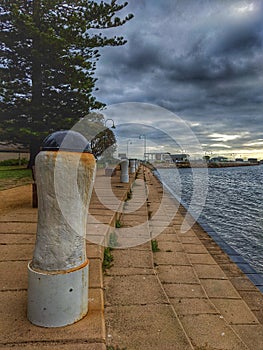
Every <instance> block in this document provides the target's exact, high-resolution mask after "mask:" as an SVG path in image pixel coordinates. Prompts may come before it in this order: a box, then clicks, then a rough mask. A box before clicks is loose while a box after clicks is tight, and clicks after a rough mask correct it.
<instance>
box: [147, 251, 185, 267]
mask: <svg viewBox="0 0 263 350" xmlns="http://www.w3.org/2000/svg"><path fill="white" fill-rule="evenodd" d="M154 263H155V264H157V265H184V266H186V265H191V264H190V262H189V259H188V257H187V254H185V253H184V252H156V253H154Z"/></svg>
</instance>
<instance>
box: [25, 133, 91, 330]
mask: <svg viewBox="0 0 263 350" xmlns="http://www.w3.org/2000/svg"><path fill="white" fill-rule="evenodd" d="M64 133H66V132H64ZM68 133H70V135H71V133H73V137H72V138H71V141H70V145H68V144H67V145H66V147H65V148H63V145H62V146H61V148H60V150H59V152H57V150H56V149H54V148H53V147H48V146H49V144H48V143H47V145H48V146H47V147H46V146H45V144H44V148H43V151H41V152H40V153H39V154H38V156H37V158H36V168H35V170H36V181H37V186H38V225H37V237H36V245H35V250H34V254H33V259H32V261H31V262H30V263H29V264H28V308H27V317H28V319H29V321H30V322H32V323H33V324H35V325H38V326H42V327H61V326H65V325H69V324H72V323H74V322H76V321H78V320H80V319H81V318H83V317H84V316H85V315H86V314H87V312H88V273H89V261H88V259H87V256H86V223H87V211H88V205H89V201H90V197H91V192H92V188H93V183H94V178H95V171H96V161H95V158H94V156H93V155H92V154H90V153H87V152H84V153H80V152H82V151H83V148H82V146H81V145H78V147H80V148H78V147H77V149H75V148H74V144H75V142H74V140H75V139H76V138H81V144H84V143H86V144H87V140H86V139H85V138H84V137H83V136H82V135H81V134H78V133H75V132H68ZM55 134H57V133H54V134H53V135H55ZM51 136H52V135H51ZM71 136H72V135H71ZM65 138H66V137H65ZM60 141H61V140H60ZM67 143H68V142H67ZM58 148H59V147H58ZM81 148H82V149H81ZM77 152H78V153H77ZM58 182H59V183H58ZM74 183H77V184H76V186H74V185H73V184H74ZM76 188H77V190H76Z"/></svg>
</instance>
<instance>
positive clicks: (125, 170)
mask: <svg viewBox="0 0 263 350" xmlns="http://www.w3.org/2000/svg"><path fill="white" fill-rule="evenodd" d="M121 182H123V183H129V161H128V159H123V160H122V161H121Z"/></svg>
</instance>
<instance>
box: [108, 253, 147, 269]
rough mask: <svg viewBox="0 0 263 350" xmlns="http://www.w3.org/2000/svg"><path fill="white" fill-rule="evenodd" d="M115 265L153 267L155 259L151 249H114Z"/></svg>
mask: <svg viewBox="0 0 263 350" xmlns="http://www.w3.org/2000/svg"><path fill="white" fill-rule="evenodd" d="M112 255H113V259H114V260H113V266H114V267H121V268H123V267H141V268H152V267H153V260H152V253H151V251H150V250H148V251H143V250H132V249H124V250H120V249H115V250H113V251H112Z"/></svg>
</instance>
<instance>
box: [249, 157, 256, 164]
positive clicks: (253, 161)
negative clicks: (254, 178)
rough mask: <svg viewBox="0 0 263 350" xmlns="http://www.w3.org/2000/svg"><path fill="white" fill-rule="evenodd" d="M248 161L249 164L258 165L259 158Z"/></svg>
mask: <svg viewBox="0 0 263 350" xmlns="http://www.w3.org/2000/svg"><path fill="white" fill-rule="evenodd" d="M247 161H248V162H249V163H253V164H257V163H258V160H257V158H248V160H247Z"/></svg>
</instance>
